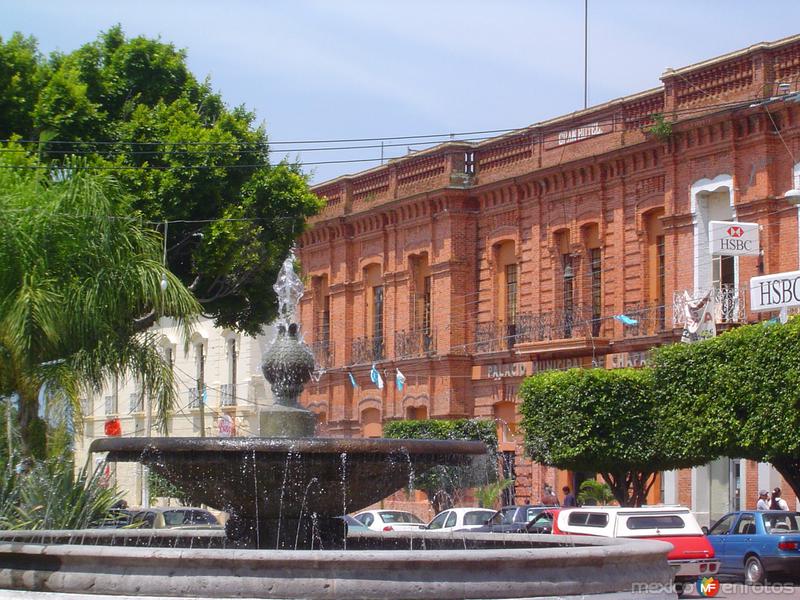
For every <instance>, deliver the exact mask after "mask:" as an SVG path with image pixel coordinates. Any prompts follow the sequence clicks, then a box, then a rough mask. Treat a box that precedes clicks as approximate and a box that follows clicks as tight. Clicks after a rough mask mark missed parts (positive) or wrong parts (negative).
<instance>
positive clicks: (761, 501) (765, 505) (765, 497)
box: [756, 490, 769, 510]
mask: <svg viewBox="0 0 800 600" xmlns="http://www.w3.org/2000/svg"><path fill="white" fill-rule="evenodd" d="M756 510H769V492H768V491H767V490H758V502H756Z"/></svg>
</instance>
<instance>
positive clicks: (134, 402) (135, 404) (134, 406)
mask: <svg viewBox="0 0 800 600" xmlns="http://www.w3.org/2000/svg"><path fill="white" fill-rule="evenodd" d="M143 410H144V394H143V393H142V390H136V391H135V392H131V394H130V396H129V397H128V412H129V413H135V412H142V411H143Z"/></svg>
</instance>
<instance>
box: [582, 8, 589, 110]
mask: <svg viewBox="0 0 800 600" xmlns="http://www.w3.org/2000/svg"><path fill="white" fill-rule="evenodd" d="M588 107H589V0H583V108H584V109H586V108H588Z"/></svg>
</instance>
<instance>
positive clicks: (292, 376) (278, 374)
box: [260, 252, 316, 437]
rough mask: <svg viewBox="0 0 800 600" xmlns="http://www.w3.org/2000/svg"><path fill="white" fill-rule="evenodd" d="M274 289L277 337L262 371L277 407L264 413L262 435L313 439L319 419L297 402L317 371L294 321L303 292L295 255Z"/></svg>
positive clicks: (280, 274)
mask: <svg viewBox="0 0 800 600" xmlns="http://www.w3.org/2000/svg"><path fill="white" fill-rule="evenodd" d="M273 289H274V290H275V293H276V294H277V295H278V319H277V325H278V335H277V337H276V338H275V341H274V342H273V343H272V345H271V346H270V347H269V349H268V350H267V351H266V352H265V353H264V358H263V362H262V364H261V371H262V372H263V373H264V377H265V378H266V380H267V381H269V383H270V387H271V388H272V393H273V395H274V397H275V405H274V406H272V407H269V408H268V409H266V410H264V411H262V413H261V417H260V433H261V435H263V436H269V437H311V436H313V435H314V429H315V425H316V418H315V417H314V415H313V414H312V413H311V412H309V411H307V410H305V409H303V408H300V405H299V402H298V400H299V398H300V394H301V393H302V391H303V387H304V386H305V384H306V383H307V382H308V380H309V379H311V374H312V372H313V371H314V354H313V353H312V352H311V350H310V348H309V347H308V346H306V344H305V343H303V340H302V338H301V336H300V328H299V327H298V325H297V323H296V322H295V321H294V319H295V314H296V311H297V306H298V303H299V302H300V298H302V297H303V291H304V289H303V282H302V281H300V278H299V277H298V276H297V273H295V270H294V252H290V253H289V256H287V257H286V259H285V260H284V261H283V266H282V267H281V270H280V273H279V274H278V279H277V280H276V281H275V285H274V286H273Z"/></svg>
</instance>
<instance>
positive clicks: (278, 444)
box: [89, 437, 486, 519]
mask: <svg viewBox="0 0 800 600" xmlns="http://www.w3.org/2000/svg"><path fill="white" fill-rule="evenodd" d="M89 451H90V452H107V453H108V455H107V457H106V460H107V461H109V462H141V463H143V464H145V465H147V466H148V467H150V468H151V469H152V470H153V471H155V472H156V473H158V474H159V475H161V476H163V477H164V478H166V479H167V480H168V481H170V482H171V483H172V484H174V485H176V486H177V487H178V488H179V489H181V490H182V491H183V492H184V493H185V494H186V495H187V499H188V501H189V503H191V504H194V505H199V504H205V505H207V506H211V507H213V508H216V509H219V510H226V511H234V512H236V513H238V514H240V515H246V516H248V517H250V518H254V519H257V518H261V519H278V518H287V519H297V518H302V517H304V516H308V515H311V514H313V513H316V514H318V515H321V516H335V515H341V514H344V513H349V512H354V511H357V510H360V509H362V508H364V507H366V506H370V505H372V504H374V503H376V502H378V501H380V500H382V499H383V498H385V497H387V496H389V495H390V494H392V493H394V492H396V491H397V490H399V489H402V488H404V487H407V486H408V485H409V481H410V478H411V476H412V474H420V473H422V472H424V471H427V470H429V469H431V468H433V467H435V466H437V465H441V464H448V465H454V464H455V465H458V464H461V465H464V464H469V463H470V462H473V461H474V460H476V459H477V458H478V457H481V456H486V446H485V445H484V444H483V442H474V441H461V440H396V439H383V438H372V439H368V438H296V439H286V438H164V437H159V438H102V439H97V440H95V441H93V442H92V444H91V446H90V449H89Z"/></svg>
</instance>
